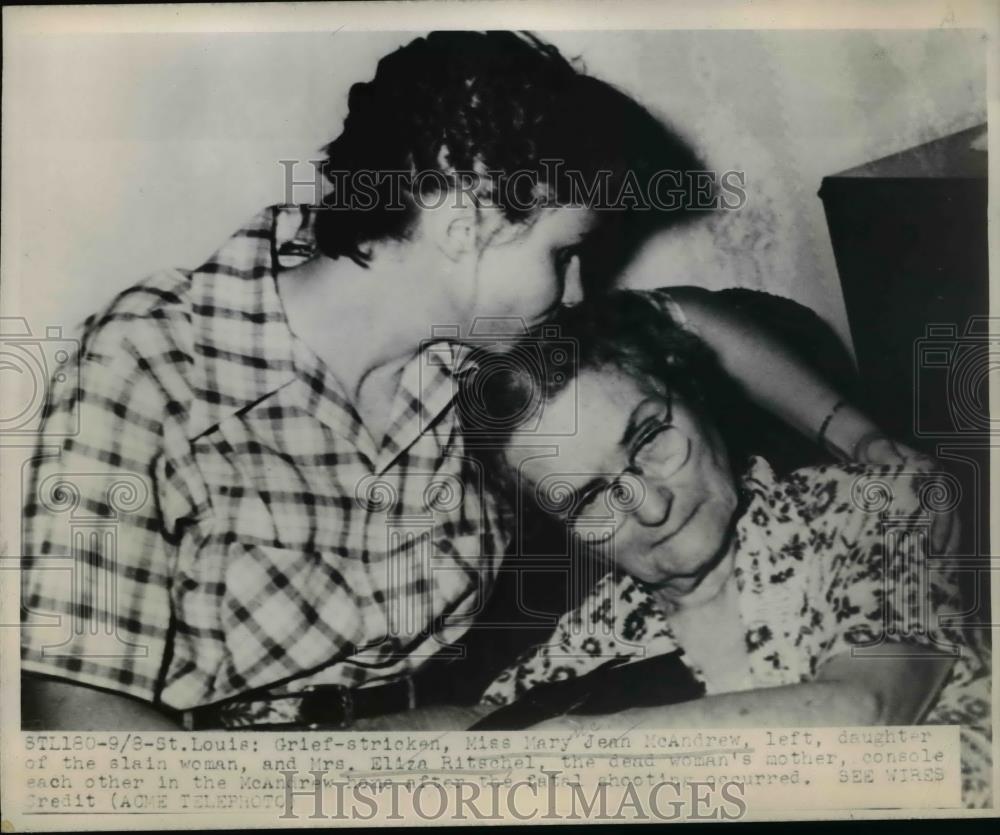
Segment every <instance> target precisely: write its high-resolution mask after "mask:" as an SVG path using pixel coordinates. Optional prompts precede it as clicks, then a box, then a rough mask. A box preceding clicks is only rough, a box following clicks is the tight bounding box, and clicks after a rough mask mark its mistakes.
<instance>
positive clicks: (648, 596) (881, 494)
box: [466, 292, 990, 805]
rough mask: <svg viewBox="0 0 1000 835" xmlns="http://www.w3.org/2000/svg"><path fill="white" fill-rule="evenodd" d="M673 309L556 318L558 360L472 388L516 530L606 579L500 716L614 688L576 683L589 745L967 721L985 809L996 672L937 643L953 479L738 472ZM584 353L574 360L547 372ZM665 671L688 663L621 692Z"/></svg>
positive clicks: (879, 473)
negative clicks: (629, 738) (544, 536)
mask: <svg viewBox="0 0 1000 835" xmlns="http://www.w3.org/2000/svg"><path fill="white" fill-rule="evenodd" d="M662 310H663V308H662V306H658V305H657V304H656V303H655V302H654V301H653V300H651V299H650V298H649V296H648V295H643V294H638V293H624V292H623V293H618V294H615V295H614V296H613V297H612V298H611V299H610V300H606V301H604V302H602V303H601V304H600V305H599V306H598V305H591V304H587V303H585V304H583V305H580V306H578V307H576V308H573V309H570V310H567V311H565V312H564V313H563V314H562V315H561V317H560V319H559V321H558V322H557V324H558V325H559V326H560V328H561V332H560V334H559V336H560V339H559V340H558V343H552V346H551V347H546V346H545V344H544V343H535V344H532V345H527V346H525V347H524V348H523V349H522V350H521V352H520V353H519V354H515V355H509V356H507V357H506V358H504V360H503V361H502V362H500V361H494V362H493V363H492V365H490V364H487V365H484V366H483V367H482V368H481V369H480V371H479V375H478V377H479V378H478V380H473V381H471V382H470V383H469V385H470V392H471V393H470V394H469V395H467V397H466V403H467V404H472V405H473V406H475V409H473V408H471V407H468V408H467V409H466V413H467V414H468V415H471V416H472V418H475V416H476V415H475V414H474V413H475V412H476V410H479V412H480V413H481V414H488V415H489V416H490V420H489V425H488V426H487V427H486V429H487V430H488V432H487V434H488V435H489V437H490V440H489V443H488V444H486V445H485V446H486V447H488V448H489V451H488V452H486V451H484V452H482V453H481V454H482V455H483V456H485V457H486V458H489V459H490V460H489V462H488V468H487V469H488V470H489V471H492V472H494V473H495V474H496V475H497V478H498V481H499V485H498V486H499V487H500V488H501V490H502V491H503V492H504V493H505V494H506V495H507V496H508V497H510V498H511V499H512V502H513V504H514V506H515V508H514V509H516V510H517V512H519V513H520V514H521V518H525V515H527V516H530V515H531V514H532V513H536V514H538V513H540V514H542V515H544V516H545V517H547V518H549V519H551V520H555V521H556V522H557V523H558V524H559V525H560V526H562V527H563V528H564V529H565V531H566V532H567V535H568V537H569V542H570V545H571V549H572V553H574V554H575V559H577V560H591V561H596V563H597V570H596V572H593V574H594V576H597V577H600V578H601V579H599V580H598V582H597V583H596V584H595V585H594V587H593V588H592V589H591V591H590V592H589V594H588V595H587V596H586V597H585V598H584V599H583V601H582V602H581V603H580V605H579V606H577V607H576V608H574V609H572V610H571V611H570V612H568V613H567V614H565V616H563V618H562V619H561V620H560V622H559V624H558V626H557V628H556V630H555V632H554V634H553V635H552V637H551V639H550V640H549V641H547V642H546V643H545V644H543V645H541V646H538V647H535V648H533V649H531V650H529V651H528V652H527V653H526V654H525V655H523V656H522V657H521V658H520V659H519V660H518V661H517V662H516V663H515V664H514V665H512V666H511V667H509V668H508V669H507V670H505V671H504V672H503V673H502V674H501V675H500V676H499V677H498V678H496V679H495V681H494V682H493V683H492V684H491V685H490V686H489V688H488V689H487V691H486V693H485V696H484V702H486V703H487V704H491V705H494V706H497V705H511V704H514V705H515V706H516V704H518V703H521V704H524V703H525V702H531V700H532V694H533V693H545V692H547V689H548V691H551V690H552V689H553V688H554V689H555V690H556V691H558V690H559V688H560V687H563V688H564V690H565V686H566V685H567V684H573V685H574V686H575V685H576V684H577V683H579V682H582V681H584V680H588V679H589V680H590V681H592V682H593V681H603V682H604V684H603V685H602V686H603V687H604V688H605V690H609V689H610V690H612V691H614V692H613V693H612V694H611V695H610V697H609V695H608V693H607V692H605V693H604V694H598V696H597V697H595V696H594V694H593V693H589V692H588V688H587V687H578V688H577V689H576V690H575V691H574V692H573V694H572V697H571V698H570V699H569V700H563V702H562V704H563V707H562V708H561V709H559V710H553V711H552V713H555V714H558V713H562V712H564V711H565V712H570V713H571V712H575V713H588V714H590V716H589V717H588V719H587V720H586V722H587V725H588V727H593V728H595V729H613V728H620V729H625V728H635V727H640V728H643V727H644V728H662V727H670V728H690V727H725V726H740V725H742V726H767V725H772V726H795V725H798V726H806V725H847V726H850V725H876V724H878V725H882V724H913V723H918V722H928V723H944V724H960V725H962V728H963V731H962V734H963V737H962V738H963V771H964V778H965V780H964V783H965V785H964V788H965V794H966V802H967V803H970V804H974V805H975V804H978V803H982V802H985V801H984V797H985V793H986V792H987V788H988V785H989V779H990V778H989V742H988V735H987V734H988V726H989V719H988V714H989V698H988V691H987V689H986V688H987V686H988V679H989V667H988V665H987V663H986V660H985V659H986V658H987V657H988V656H987V655H986V653H985V652H983V651H982V649H981V647H980V646H978V645H977V642H976V641H975V640H974V637H973V636H970V635H968V634H966V633H965V632H964V631H963V630H961V629H953V628H946V627H944V626H943V621H942V619H941V615H942V614H945V613H949V612H951V613H959V612H962V611H963V606H962V604H961V602H960V601H959V599H958V591H957V585H956V582H955V579H956V578H955V573H954V572H953V571H950V570H943V569H941V568H939V567H937V564H936V563H934V561H933V558H934V557H940V556H944V555H948V554H950V553H953V552H954V549H955V547H956V542H957V522H956V519H955V513H954V508H953V503H952V504H949V503H948V501H947V500H946V499H944V498H943V490H944V489H945V488H947V486H948V484H947V479H948V476H947V474H945V473H937V474H935V473H934V472H933V465H932V463H931V462H929V461H927V460H922V461H916V460H914V461H911V462H910V463H908V464H903V465H897V466H883V467H880V468H873V467H865V466H862V465H859V464H830V465H824V466H815V467H808V468H805V469H800V470H797V471H795V472H793V473H791V474H790V475H787V476H784V477H779V476H777V475H776V474H775V472H774V471H773V470H772V468H771V467H770V466H769V464H768V463H767V462H766V461H765V460H763V459H762V458H759V457H749V459H746V458H743V457H742V454H741V453H740V452H739V450H738V446H739V444H738V439H739V435H740V425H739V423H740V415H739V411H738V405H737V400H736V399H735V396H734V394H733V392H732V391H731V389H730V388H729V384H728V383H727V380H726V377H725V376H724V375H723V374H721V373H720V372H719V370H718V368H717V367H716V365H715V361H714V359H713V356H712V355H711V353H710V352H709V351H708V350H707V349H706V348H705V347H703V345H702V343H700V341H699V340H698V339H697V338H696V337H694V336H693V335H691V334H690V333H689V332H687V331H686V330H685V329H684V328H682V327H678V326H677V325H676V324H675V323H672V322H671V321H669V320H668V318H667V317H666V316H664V315H663V312H662ZM570 345H572V346H575V348H576V350H577V352H578V353H577V356H576V359H575V362H574V363H569V364H567V363H566V362H561V363H560V362H557V361H554V360H553V357H552V356H551V354H553V353H558V352H565V351H566V350H567V346H570ZM560 358H561V357H560ZM570 366H572V367H570ZM473 395H474V396H473ZM472 418H470V419H472ZM481 422H482V421H481ZM928 558H931V562H930V563H929V562H928ZM514 559H516V557H515V558H514ZM889 650H891V651H889ZM864 655H867V656H868V657H860V656H864ZM666 656H671V657H673V658H674V659H675V660H676V664H675V666H674V667H672V668H669V667H662V668H658V669H661V670H662V671H663V672H661V673H659V674H657V673H648V672H647V673H644V674H642V675H639V676H632V677H631V678H630V679H627V678H622V677H621V676H627V675H628V671H629V670H630V669H633V664H636V663H638V664H640V665H641V664H643V663H645V662H644V661H642V660H641V659H650V658H656V657H666ZM609 662H611V663H610V665H609ZM609 666H610V667H612V670H611V674H610V675H608V674H605V673H602V671H606V670H607V668H608V667H609ZM650 669H653V668H650ZM614 674H620V675H619V684H618V685H616V684H615V678H614ZM600 675H604V677H603V679H601V678H597V676H600ZM685 677H687V678H688V679H689V680H690V683H692V684H693V686H692V687H687V686H683V685H682V682H681V680H682V679H684V678H685ZM659 679H674V680H675V681H673V682H671V681H662V680H659ZM625 680H628V681H629V682H630V683H629V684H628V686H627V687H623V686H621V682H622V681H625ZM671 684H674V685H676V686H675V689H674V691H671V690H670V687H669V685H671ZM663 685H667V686H666V687H665V688H664V687H663ZM596 686H597V685H592V686H591V689H592V688H593V687H596ZM671 693H673V695H672V696H671ZM699 694H704V695H703V697H701V698H694V697H695V696H698V695H699ZM519 700H520V702H519ZM556 701H557V702H558V700H556ZM544 703H545V702H544V700H541V701H538V700H536V702H535V707H536V708H537V706H538V705H539V704H543V705H544ZM588 704H589V705H590V706H591V707H590V709H588V707H587V705H588ZM594 705H597V707H594ZM570 708H572V709H570ZM504 715H512V714H511V709H510V708H508V709H507V710H506V714H505V711H504V710H500V711H498V712H496V713H494V714H493V715H492V716H491V717H487V719H486V720H485V721H484V723H482V726H483V727H502V726H503V720H502V719H501V717H503V716H504ZM539 718H544V714H539V715H535V717H534V719H532V721H536V720H537V719H539ZM579 721H580V720H579V719H574V718H572V717H571V716H568V715H564V716H555V717H554V718H553V717H552V716H551V715H550V717H549V718H548V721H545V722H544V723H543V725H544V727H545V728H546V729H569V728H574V727H577V726H578V723H579ZM490 723H492V724H490ZM536 727H541V726H540V725H537V724H536Z"/></svg>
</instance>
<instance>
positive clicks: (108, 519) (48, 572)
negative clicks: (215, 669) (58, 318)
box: [21, 317, 179, 701]
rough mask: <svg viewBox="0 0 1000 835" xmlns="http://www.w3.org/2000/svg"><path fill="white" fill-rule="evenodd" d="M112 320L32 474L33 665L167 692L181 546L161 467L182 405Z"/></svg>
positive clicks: (81, 678) (74, 382)
mask: <svg viewBox="0 0 1000 835" xmlns="http://www.w3.org/2000/svg"><path fill="white" fill-rule="evenodd" d="M122 325H123V323H122V322H121V321H119V320H116V319H114V318H112V317H109V318H106V319H105V320H104V322H103V325H102V327H101V329H100V330H98V331H97V332H96V333H91V334H90V336H91V337H93V338H91V339H85V340H84V343H83V347H82V348H81V349H79V350H78V351H77V352H76V353H75V355H74V356H72V357H71V358H70V360H69V361H68V362H67V363H66V364H65V366H64V367H63V369H62V373H60V374H59V375H58V376H57V377H55V378H54V379H53V380H52V382H51V384H50V388H49V391H48V397H47V402H46V406H45V408H44V412H43V420H42V424H41V427H40V430H39V447H38V451H37V454H36V455H35V457H34V458H33V459H32V460H31V461H29V462H28V464H27V465H26V467H25V471H24V478H23V491H24V492H23V542H22V545H23V550H22V553H23V554H24V555H25V556H24V559H23V563H22V571H21V592H22V626H21V655H22V669H23V670H24V671H26V672H31V673H38V674H44V675H50V676H55V677H58V678H62V679H68V680H70V681H73V682H78V683H81V684H87V685H91V686H96V687H102V688H106V689H110V690H114V691H117V692H121V693H124V694H127V695H131V696H135V697H138V698H140V699H143V700H146V701H156V700H157V690H158V681H159V679H160V672H161V666H162V664H163V661H164V656H165V649H166V643H167V635H168V630H169V625H170V602H169V593H168V589H169V583H170V579H169V566H170V565H171V559H172V556H171V555H172V548H171V546H170V545H169V543H168V541H167V538H166V536H165V534H164V533H163V530H162V525H161V523H160V519H159V514H158V511H157V508H158V500H157V496H156V491H155V475H154V472H155V465H156V461H157V459H158V458H159V457H160V456H161V453H162V447H163V440H162V439H163V436H164V429H165V422H166V421H167V420H168V419H169V415H170V414H171V413H172V412H174V411H176V410H177V409H178V408H179V406H178V404H177V403H176V402H172V401H171V400H170V399H169V398H168V397H167V396H166V395H165V394H164V392H163V390H162V389H161V387H160V386H158V385H157V383H156V377H155V364H156V361H157V360H156V359H155V356H154V358H152V359H150V358H149V357H150V356H152V355H151V354H149V353H147V355H146V357H145V358H144V357H143V356H141V355H140V354H139V352H138V351H137V350H136V349H135V348H134V344H133V343H132V342H131V341H130V340H128V339H126V338H124V337H125V335H124V334H122V333H121V332H117V333H116V332H115V328H116V327H121V326H122Z"/></svg>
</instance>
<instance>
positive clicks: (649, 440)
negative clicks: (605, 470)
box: [538, 401, 691, 530]
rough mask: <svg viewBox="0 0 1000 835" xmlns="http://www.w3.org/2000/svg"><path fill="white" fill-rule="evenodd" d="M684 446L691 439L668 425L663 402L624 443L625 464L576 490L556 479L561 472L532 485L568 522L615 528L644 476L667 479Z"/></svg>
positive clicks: (681, 460) (635, 502) (640, 495)
mask: <svg viewBox="0 0 1000 835" xmlns="http://www.w3.org/2000/svg"><path fill="white" fill-rule="evenodd" d="M690 450H691V440H690V438H689V437H688V436H687V434H685V433H684V432H682V431H681V430H680V429H678V428H677V427H676V426H674V424H673V416H672V412H671V404H670V402H669V401H668V402H666V403H664V409H663V414H662V415H660V416H658V417H654V418H651V419H649V420H647V421H644V422H643V424H642V425H641V428H640V430H639V432H638V433H637V434H636V436H635V438H633V440H632V442H631V443H630V445H629V459H628V461H629V463H628V466H626V467H625V469H623V470H622V471H621V472H620V473H617V474H615V475H611V476H609V477H607V478H604V479H602V480H600V481H597V482H596V483H593V484H591V485H588V486H587V487H586V488H584V490H583V491H582V492H580V491H578V490H577V489H576V488H575V487H573V486H572V485H570V484H569V483H567V482H565V481H562V480H559V479H561V478H562V477H561V476H556V477H555V478H553V477H551V476H550V477H549V478H548V479H544V480H543V481H542V482H541V483H539V485H538V490H539V502H540V504H541V505H542V507H543V509H545V510H547V511H549V512H552V513H553V515H555V516H557V517H559V518H561V519H562V520H563V521H564V523H565V524H566V525H568V526H569V527H577V528H582V527H586V526H587V525H593V524H601V525H604V526H606V525H608V524H609V523H611V524H613V525H614V528H615V530H617V529H619V528H621V527H622V526H623V525H624V524H625V519H626V518H627V517H628V516H629V515H630V514H632V513H634V512H635V511H637V510H638V509H639V508H640V507H641V506H642V503H643V501H644V500H645V498H646V484H647V480H648V479H653V480H655V481H656V482H657V483H663V482H664V481H666V480H668V479H670V478H672V477H673V476H674V475H676V474H677V473H678V472H679V471H680V470H681V468H682V467H683V466H684V465H685V463H686V462H687V460H688V458H689V457H690ZM546 481H548V482H549V483H548V484H546Z"/></svg>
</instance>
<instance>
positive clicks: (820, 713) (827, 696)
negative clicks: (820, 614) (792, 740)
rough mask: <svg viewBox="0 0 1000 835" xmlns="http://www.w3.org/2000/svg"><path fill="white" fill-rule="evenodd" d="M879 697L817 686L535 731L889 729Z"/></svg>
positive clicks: (584, 719)
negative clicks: (816, 726)
mask: <svg viewBox="0 0 1000 835" xmlns="http://www.w3.org/2000/svg"><path fill="white" fill-rule="evenodd" d="M880 702H881V700H880V699H879V698H878V696H877V694H876V693H875V692H874V691H872V690H870V689H868V688H866V687H863V686H858V685H852V684H844V683H841V682H825V681H816V682H809V683H806V684H792V685H787V686H784V687H769V688H766V689H761V690H748V691H743V692H739V693H723V694H720V695H717V696H706V697H705V698H702V699H696V700H695V701H691V702H682V703H681V704H675V705H664V706H662V707H643V708H633V709H631V710H624V711H621V712H620V713H612V714H606V715H602V716H582V715H581V716H563V717H560V718H558V719H553V720H550V721H547V722H543V723H542V724H540V725H538V726H536V727H538V728H543V729H545V730H566V731H569V730H578V729H579V728H581V727H583V728H586V729H587V730H594V731H597V730H618V731H627V730H632V729H641V730H650V729H653V728H739V727H768V726H770V727H796V726H810V725H813V726H815V725H876V724H883V723H886V719H887V717H886V715H885V711H884V707H883V705H882V704H881V703H880Z"/></svg>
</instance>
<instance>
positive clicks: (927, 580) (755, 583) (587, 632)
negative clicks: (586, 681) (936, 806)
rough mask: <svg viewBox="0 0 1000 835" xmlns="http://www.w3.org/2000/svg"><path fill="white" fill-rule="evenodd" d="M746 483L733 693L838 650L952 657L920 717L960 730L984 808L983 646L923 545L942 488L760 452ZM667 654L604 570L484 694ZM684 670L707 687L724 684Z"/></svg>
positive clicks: (968, 792) (929, 481)
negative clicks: (909, 647) (957, 621)
mask: <svg viewBox="0 0 1000 835" xmlns="http://www.w3.org/2000/svg"><path fill="white" fill-rule="evenodd" d="M741 483H742V488H743V490H742V492H743V496H744V505H743V507H744V511H743V512H742V514H741V516H740V518H739V519H738V521H737V523H736V528H735V533H734V538H733V544H732V547H733V548H734V549H735V555H734V557H735V560H734V564H735V567H734V578H733V579H734V581H735V583H736V588H737V594H738V600H739V607H740V617H741V620H742V623H743V624H744V626H745V629H746V632H745V640H746V648H747V652H748V655H749V662H750V663H749V668H748V674H747V676H746V677H745V678H744V680H743V682H742V685H741V686H739V687H737V688H735V689H737V690H751V689H757V688H764V687H777V686H781V685H788V684H796V683H801V682H807V681H811V680H812V679H813V678H814V677H815V676H816V674H817V671H818V670H819V668H820V667H821V666H822V665H823V663H824V662H826V661H827V660H829V659H831V658H833V657H834V656H837V655H841V654H844V653H850V652H851V651H852V650H855V653H856V654H864V653H877V652H878V648H879V646H880V645H883V644H886V643H889V642H895V641H905V642H908V643H915V644H918V645H923V646H928V647H932V648H934V649H936V650H939V651H945V652H949V653H952V654H955V655H956V656H957V658H956V661H955V663H954V665H953V666H952V668H951V671H950V673H949V675H948V678H947V680H946V682H945V684H944V686H943V688H942V689H941V691H940V692H939V694H938V696H937V698H936V699H935V700H934V702H933V704H932V707H931V709H930V711H929V712H928V714H927V715H926V716H925V718H924V720H923V721H924V722H925V723H932V724H955V725H960V726H961V740H962V794H963V801H964V803H965V805H967V806H973V807H985V806H988V805H989V802H990V784H991V780H992V778H991V759H992V758H991V741H990V740H991V735H990V694H989V684H990V666H989V648H988V646H987V645H986V643H985V636H977V635H974V634H969V630H962V629H959V628H955V627H953V626H950V625H949V620H948V618H947V617H946V616H947V615H948V614H949V613H953V614H957V613H961V612H963V611H964V610H965V608H966V607H964V606H963V604H962V602H961V601H960V598H959V593H958V586H957V574H956V572H955V571H954V570H953V569H952V568H951V567H950V565H949V560H948V559H947V558H942V557H941V556H939V555H935V554H932V553H928V552H929V551H930V547H929V546H928V544H927V543H928V542H929V533H930V527H931V525H932V524H933V523H934V522H935V517H937V516H940V515H941V514H946V513H947V511H948V510H949V509H950V508H949V507H948V501H949V498H948V496H947V495H945V493H946V491H944V490H943V489H942V483H941V482H940V481H938V480H936V479H934V478H932V477H931V476H930V475H929V474H928V473H927V472H926V471H917V470H905V469H904V468H902V467H881V468H866V467H862V466H860V465H829V466H820V467H810V468H807V469H802V470H798V471H796V472H794V473H792V474H790V475H789V476H786V477H784V478H780V479H779V478H778V477H776V476H775V474H774V472H773V470H772V469H771V467H770V466H769V465H768V464H767V463H766V462H765V461H764V460H763V459H760V458H754V459H751V461H750V465H749V468H748V470H747V472H746V474H745V475H744V477H743V479H742V482H741ZM944 486H946V484H945V485H944ZM674 651H680V652H682V653H683V647H682V646H680V644H679V643H678V642H677V640H676V639H675V637H674V635H673V633H672V631H671V627H670V622H669V618H668V616H667V615H666V614H665V613H664V611H663V610H662V609H661V608H660V607H659V605H658V604H657V603H656V602H655V601H654V598H653V597H652V595H651V594H650V593H649V592H648V590H647V589H645V588H644V587H643V585H642V583H641V582H639V581H637V580H635V579H633V578H631V577H629V576H622V577H620V578H617V577H615V576H614V574H612V573H609V574H607V575H606V576H605V577H604V578H603V579H602V580H600V581H599V582H598V583H597V584H596V586H595V587H594V588H593V590H592V591H591V592H590V594H589V595H588V596H587V597H586V598H585V599H584V601H583V602H582V603H581V604H580V605H579V606H578V607H577V608H575V609H573V610H572V611H570V612H568V613H567V614H566V615H564V616H563V617H562V619H561V620H560V622H559V623H558V625H557V627H556V630H555V632H554V634H553V636H552V637H551V639H550V640H549V641H548V642H547V643H546V644H544V645H541V646H538V647H535V648H533V649H532V650H529V651H528V652H527V653H526V654H525V655H523V656H522V657H521V658H520V659H519V660H518V661H517V662H516V663H515V664H514V665H512V666H511V667H509V668H508V669H506V670H505V671H504V672H502V673H501V674H500V675H499V676H498V677H497V678H496V679H495V680H494V681H493V683H492V684H491V685H490V686H489V687H488V688H487V690H486V692H485V694H484V696H483V701H485V702H488V703H492V704H496V705H503V704H508V703H510V702H512V701H514V700H516V699H517V698H519V697H520V696H521V695H522V694H524V693H525V692H526V691H527V690H528V689H530V688H531V687H533V686H536V685H538V684H541V683H544V682H550V681H558V680H562V679H565V678H570V677H573V676H578V675H583V674H585V673H588V672H590V671H591V670H594V669H596V668H597V667H598V666H600V665H601V664H603V663H605V662H607V661H608V660H609V659H611V658H621V657H632V658H636V659H638V658H643V657H650V656H652V655H658V654H661V653H669V652H674ZM861 660H862V659H859V661H861ZM688 666H689V668H690V669H691V672H692V673H693V674H694V676H695V677H696V678H697V679H698V680H699V681H701V682H702V683H703V684H704V685H705V688H706V693H707V694H709V695H711V694H714V693H719V692H721V689H720V687H719V686H717V685H716V684H715V683H714V682H713V681H712V680H711V679H710V678H708V677H706V676H705V674H704V672H703V671H702V670H700V669H698V668H697V667H695V666H694V665H692V664H690V663H688ZM726 689H728V690H730V691H732V690H733V689H734V688H733V687H732V685H731V684H730V686H728V687H727V688H726Z"/></svg>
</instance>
